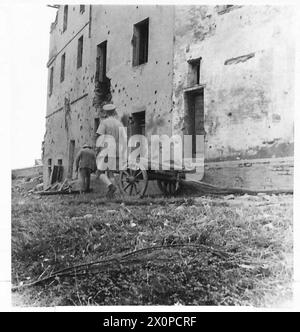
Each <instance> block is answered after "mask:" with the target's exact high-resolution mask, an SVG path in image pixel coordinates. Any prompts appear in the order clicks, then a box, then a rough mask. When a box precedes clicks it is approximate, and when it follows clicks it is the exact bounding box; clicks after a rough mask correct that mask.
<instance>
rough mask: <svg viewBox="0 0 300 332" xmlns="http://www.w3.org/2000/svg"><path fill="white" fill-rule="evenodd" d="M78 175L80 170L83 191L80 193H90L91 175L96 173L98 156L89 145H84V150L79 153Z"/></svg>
mask: <svg viewBox="0 0 300 332" xmlns="http://www.w3.org/2000/svg"><path fill="white" fill-rule="evenodd" d="M75 164H76V173H77V175H78V170H79V174H80V181H81V190H80V192H85V193H86V192H89V191H90V180H91V173H93V172H95V170H96V168H97V166H96V155H95V152H94V151H93V150H92V148H91V147H90V146H89V145H88V144H84V145H83V147H82V149H80V150H79V152H78V153H77V156H76V159H75Z"/></svg>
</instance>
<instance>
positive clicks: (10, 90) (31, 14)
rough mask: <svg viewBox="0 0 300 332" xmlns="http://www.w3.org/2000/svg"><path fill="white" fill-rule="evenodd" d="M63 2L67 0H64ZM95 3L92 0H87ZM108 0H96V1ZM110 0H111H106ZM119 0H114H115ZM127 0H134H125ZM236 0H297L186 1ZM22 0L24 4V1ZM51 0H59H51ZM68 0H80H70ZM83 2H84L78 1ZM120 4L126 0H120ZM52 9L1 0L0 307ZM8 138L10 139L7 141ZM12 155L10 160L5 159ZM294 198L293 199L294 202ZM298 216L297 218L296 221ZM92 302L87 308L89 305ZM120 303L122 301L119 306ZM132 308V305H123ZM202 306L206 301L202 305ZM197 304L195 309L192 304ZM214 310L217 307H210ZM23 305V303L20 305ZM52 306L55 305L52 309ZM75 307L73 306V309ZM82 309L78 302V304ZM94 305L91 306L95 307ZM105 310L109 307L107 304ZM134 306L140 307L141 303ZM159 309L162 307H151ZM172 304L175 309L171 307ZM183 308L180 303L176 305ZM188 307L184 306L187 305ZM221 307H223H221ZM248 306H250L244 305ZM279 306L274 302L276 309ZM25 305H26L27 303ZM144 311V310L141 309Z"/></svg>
mask: <svg viewBox="0 0 300 332" xmlns="http://www.w3.org/2000/svg"><path fill="white" fill-rule="evenodd" d="M66 2H67V1H66ZM90 2H91V3H94V4H95V2H96V1H90ZM101 2H102V3H103V2H106V3H107V2H108V1H107V0H106V1H98V3H101ZM110 2H112V1H110ZM116 2H117V3H122V1H120V0H119V1H114V3H116ZM130 2H131V3H133V2H136V1H130ZM138 2H139V3H141V2H142V3H144V4H145V3H149V2H150V3H160V4H166V3H175V4H182V3H183V2H182V1H180V0H178V1H175V0H173V1H168V0H166V1H163V0H157V1H138ZM195 2H197V3H200V2H202V4H203V3H205V4H212V3H215V4H216V3H217V4H221V3H226V2H227V3H231V4H234V3H239V4H241V3H242V4H247V3H248V4H254V3H256V4H296V3H297V0H287V1H283V0H277V1H270V0H269V1H263V0H252V1H251V0H250V1H246V0H240V1H224V0H219V1H214V0H206V1H195V0H190V1H187V3H195ZM24 3H25V4H24ZM55 3H62V1H59V0H58V1H56V2H55ZM72 3H77V4H79V3H80V1H79V0H78V1H77V0H76V1H75V0H74V1H72ZM83 3H84V2H83ZM123 3H124V4H126V3H129V1H125V2H123ZM299 8H300V6H297V18H298V19H297V30H296V31H300V20H299V18H300V9H299ZM54 17H55V9H51V8H48V7H46V2H45V1H44V0H35V1H34V0H26V1H25V0H22V1H21V0H14V1H12V0H10V1H8V0H7V1H6V2H5V0H0V42H1V43H0V68H1V71H0V96H1V104H0V105H1V106H0V110H1V118H0V139H1V140H0V142H1V163H0V169H1V176H2V183H1V199H0V211H1V223H0V238H1V239H0V261H1V264H0V265H1V269H0V308H2V307H3V308H4V309H5V310H7V309H9V305H8V303H10V298H11V294H10V281H9V280H10V277H11V268H10V262H11V255H10V234H11V230H10V216H11V202H10V197H11V191H10V182H11V171H10V168H19V167H25V166H31V165H33V164H34V159H38V158H40V157H41V142H42V140H43V135H44V131H45V115H46V99H47V68H46V63H47V60H48V46H49V29H50V23H51V22H52V21H53V20H54ZM296 59H297V61H296V78H297V79H296V91H300V84H299V81H300V80H299V77H300V48H299V44H297V56H296ZM295 97H296V102H295V110H296V112H295V124H296V127H297V124H298V125H299V122H300V112H299V105H300V94H299V93H298V94H296V96H295ZM9 141H10V144H9ZM299 141H300V131H299V130H298V128H296V130H295V143H296V148H295V156H294V159H295V177H294V181H295V184H297V183H300V176H299V165H300V153H299V149H298V147H299ZM9 159H11V164H10V163H9V161H8V160H9ZM299 191H300V190H299V187H298V186H297V185H295V187H294V197H295V198H294V202H295V205H294V220H295V223H294V239H295V241H294V253H295V275H294V278H295V281H296V282H295V285H294V286H295V288H294V290H295V307H297V308H298V309H300V266H299V262H300V260H299V257H300V244H299V238H300V237H299V234H300V226H299V222H298V221H299V216H300V212H299V196H300V194H299ZM296 202H298V204H296ZM296 221H297V222H296ZM90 308H91V307H88V308H86V309H88V310H90ZM124 308H125V307H122V309H124ZM128 308H129V309H128V310H130V311H132V307H128ZM206 308H207V307H206ZM195 309H196V310H200V309H197V308H195ZM211 309H212V310H213V311H215V310H217V309H216V308H211ZM24 310H25V309H24ZM54 310H55V309H54ZM74 310H75V309H74ZM80 310H82V308H80ZM95 310H96V309H95ZM109 310H111V311H112V310H113V307H110V309H109ZM139 310H145V309H143V307H140V309H139ZM151 310H152V311H157V310H159V311H161V310H162V307H160V308H159V307H151ZM171 310H174V309H172V308H171ZM181 310H183V308H182V309H181ZM187 310H188V309H187ZM204 310H205V309H204ZM220 310H223V308H220ZM249 310H251V308H249ZM281 310H282V308H279V311H281ZM29 311H30V309H29ZM146 311H147V310H146Z"/></svg>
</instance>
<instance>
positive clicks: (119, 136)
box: [96, 104, 127, 198]
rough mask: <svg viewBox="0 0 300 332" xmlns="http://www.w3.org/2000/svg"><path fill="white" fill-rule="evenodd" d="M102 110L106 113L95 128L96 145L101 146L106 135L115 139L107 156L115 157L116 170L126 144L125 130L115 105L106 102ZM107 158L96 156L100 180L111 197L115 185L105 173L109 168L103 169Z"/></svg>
mask: <svg viewBox="0 0 300 332" xmlns="http://www.w3.org/2000/svg"><path fill="white" fill-rule="evenodd" d="M103 111H104V112H105V114H106V118H105V119H103V120H102V121H101V123H100V125H99V128H98V130H97V134H98V135H100V137H98V139H97V142H96V146H97V147H103V145H104V144H105V143H108V142H106V137H107V136H109V137H111V138H113V139H114V141H115V147H116V149H115V151H111V153H110V157H109V158H115V160H114V161H113V162H112V164H114V165H116V170H118V169H119V166H120V165H119V162H120V158H119V157H120V156H121V154H123V153H124V152H125V146H127V138H126V136H127V135H126V130H125V127H124V126H123V124H122V123H121V121H119V120H118V119H117V112H116V107H115V105H113V104H107V105H104V106H103ZM112 155H113V157H111V156H112ZM107 164H110V163H109V162H108V163H107V160H106V159H105V158H104V157H103V156H102V155H101V154H100V153H99V155H98V156H97V168H98V170H99V171H98V172H99V173H100V174H101V175H100V180H102V182H104V184H105V185H106V187H107V197H108V198H112V197H113V196H114V193H115V191H116V186H115V185H113V184H112V182H111V181H110V179H109V177H108V175H107V173H108V172H109V169H105V168H106V165H107Z"/></svg>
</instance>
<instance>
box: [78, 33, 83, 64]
mask: <svg viewBox="0 0 300 332" xmlns="http://www.w3.org/2000/svg"><path fill="white" fill-rule="evenodd" d="M82 53H83V36H81V37H80V38H79V39H78V47H77V68H80V67H81V66H82Z"/></svg>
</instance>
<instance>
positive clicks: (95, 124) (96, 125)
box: [94, 118, 100, 135]
mask: <svg viewBox="0 0 300 332" xmlns="http://www.w3.org/2000/svg"><path fill="white" fill-rule="evenodd" d="M99 124H100V118H95V119H94V134H95V135H96V133H97V129H98V127H99Z"/></svg>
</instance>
